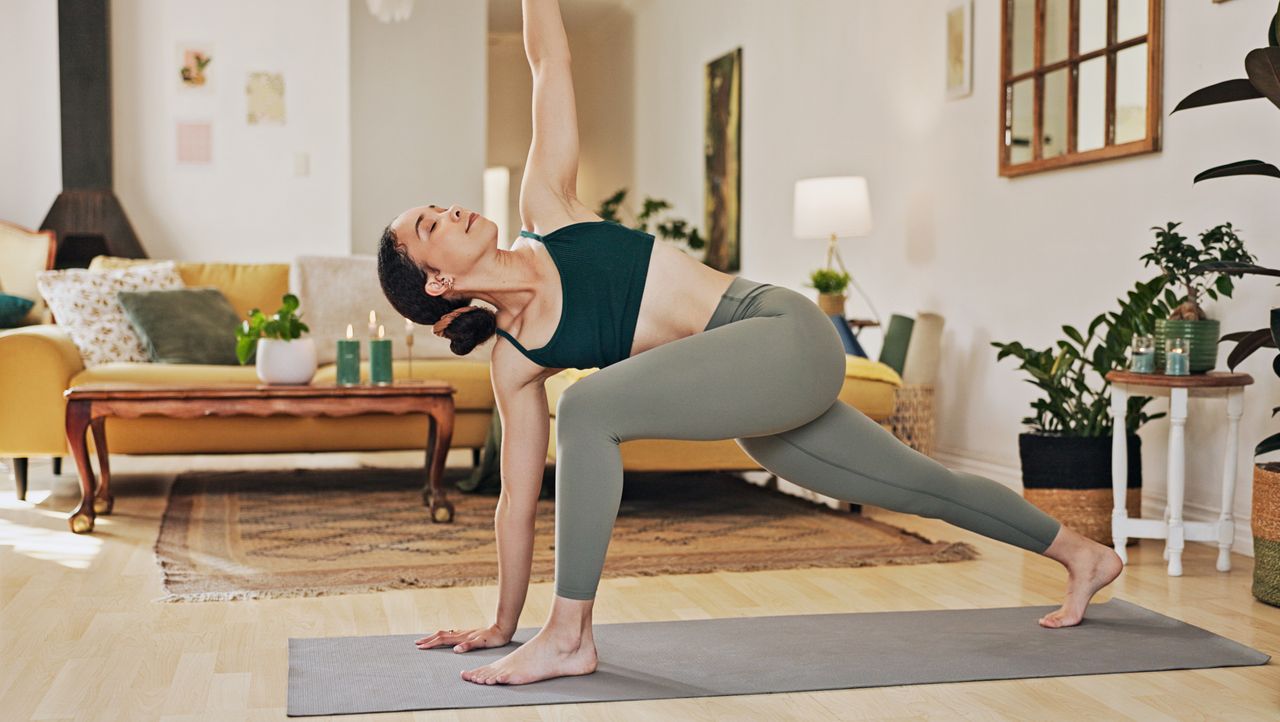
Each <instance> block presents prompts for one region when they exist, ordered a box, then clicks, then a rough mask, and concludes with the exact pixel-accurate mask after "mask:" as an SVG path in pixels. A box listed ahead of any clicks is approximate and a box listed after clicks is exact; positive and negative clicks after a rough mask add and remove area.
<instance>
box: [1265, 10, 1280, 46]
mask: <svg viewBox="0 0 1280 722" xmlns="http://www.w3.org/2000/svg"><path fill="white" fill-rule="evenodd" d="M1267 45H1270V46H1271V47H1273V48H1274V47H1276V46H1277V45H1280V8H1278V9H1277V10H1276V14H1275V15H1272V16H1271V24H1270V25H1268V26H1267Z"/></svg>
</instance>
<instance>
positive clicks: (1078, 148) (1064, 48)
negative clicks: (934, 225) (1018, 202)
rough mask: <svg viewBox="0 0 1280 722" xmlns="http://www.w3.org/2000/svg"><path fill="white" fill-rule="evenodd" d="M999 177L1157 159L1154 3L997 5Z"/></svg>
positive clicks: (1157, 0)
mask: <svg viewBox="0 0 1280 722" xmlns="http://www.w3.org/2000/svg"><path fill="white" fill-rule="evenodd" d="M1002 1H1003V3H1004V5H1003V11H1002V13H1001V28H1002V30H1001V46H1002V49H1001V53H1000V87H1001V89H1002V90H1003V92H1002V93H1001V94H1000V118H1001V120H1002V123H1001V128H1000V145H999V153H1000V175H1002V176H1017V175H1023V174H1026V173H1036V172H1039V171H1044V170H1050V169H1052V168H1061V167H1064V166H1070V165H1078V164H1080V163H1091V162H1093V161H1099V160H1107V159H1109V158H1119V157H1122V156H1127V155H1137V154H1139V153H1151V152H1154V151H1158V150H1160V119H1161V115H1162V112H1163V111H1162V110H1161V100H1160V88H1161V72H1160V71H1161V67H1162V64H1163V52H1162V47H1161V46H1162V43H1161V40H1162V38H1161V35H1162V28H1163V22H1162V18H1163V14H1164V13H1163V10H1164V8H1163V5H1164V2H1163V0H1002Z"/></svg>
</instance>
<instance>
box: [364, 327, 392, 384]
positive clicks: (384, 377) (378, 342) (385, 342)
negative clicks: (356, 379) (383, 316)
mask: <svg viewBox="0 0 1280 722" xmlns="http://www.w3.org/2000/svg"><path fill="white" fill-rule="evenodd" d="M378 332H379V334H381V332H382V327H381V326H379V327H378ZM369 380H370V381H371V382H373V383H374V384H376V385H378V386H387V385H389V384H390V383H391V339H389V338H375V339H371V340H370V341H369Z"/></svg>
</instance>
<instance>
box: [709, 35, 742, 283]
mask: <svg viewBox="0 0 1280 722" xmlns="http://www.w3.org/2000/svg"><path fill="white" fill-rule="evenodd" d="M706 98H707V100H706V134H705V137H704V140H703V156H704V160H705V164H706V177H705V188H704V196H705V208H706V211H705V212H706V218H705V220H706V223H705V224H704V226H703V227H704V228H706V229H707V246H706V255H705V256H704V257H703V263H706V264H707V265H708V266H711V267H712V268H715V269H718V270H721V271H724V272H726V273H732V272H734V271H737V270H739V269H740V268H741V253H740V248H739V240H740V235H739V233H740V230H741V219H740V214H741V210H740V200H741V193H742V48H741V47H739V48H737V49H735V50H732V51H730V52H728V53H726V54H725V55H722V56H720V57H718V58H716V59H715V60H712V61H711V62H709V63H707V69H706Z"/></svg>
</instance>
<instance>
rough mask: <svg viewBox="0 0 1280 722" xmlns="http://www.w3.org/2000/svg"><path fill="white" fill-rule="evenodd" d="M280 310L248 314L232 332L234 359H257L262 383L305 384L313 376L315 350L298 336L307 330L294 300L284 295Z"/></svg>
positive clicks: (255, 311)
mask: <svg viewBox="0 0 1280 722" xmlns="http://www.w3.org/2000/svg"><path fill="white" fill-rule="evenodd" d="M282 300H283V305H281V306H280V310H278V311H276V312H275V313H273V314H272V315H271V316H267V315H265V314H263V313H262V311H260V310H258V309H256V308H255V309H252V310H250V311H249V318H247V319H245V320H244V322H243V323H241V324H240V326H239V328H237V329H236V358H237V359H239V360H240V363H241V364H245V363H248V361H249V357H250V356H255V355H256V357H257V361H256V367H257V370H258V378H259V379H261V380H262V383H264V384H306V383H310V382H311V379H312V377H314V376H315V374H316V347H315V343H314V342H313V341H312V340H311V339H310V338H302V334H304V333H307V332H309V331H311V329H310V328H308V327H307V324H305V323H303V322H302V319H301V318H300V317H299V314H298V313H296V312H297V310H298V297H297V296H295V295H293V294H292V293H286V294H285V295H284V297H283V299H282Z"/></svg>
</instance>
